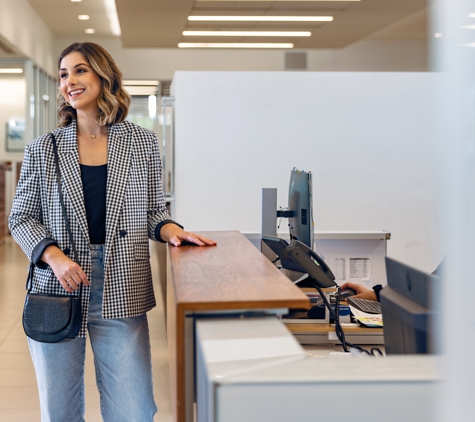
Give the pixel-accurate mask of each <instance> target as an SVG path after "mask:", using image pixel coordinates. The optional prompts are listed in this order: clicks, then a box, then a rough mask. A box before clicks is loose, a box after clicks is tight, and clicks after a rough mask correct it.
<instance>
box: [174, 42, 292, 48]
mask: <svg viewBox="0 0 475 422" xmlns="http://www.w3.org/2000/svg"><path fill="white" fill-rule="evenodd" d="M178 47H179V48H293V47H294V45H293V44H292V43H186V42H181V43H179V44H178Z"/></svg>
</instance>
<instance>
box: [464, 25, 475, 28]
mask: <svg viewBox="0 0 475 422" xmlns="http://www.w3.org/2000/svg"><path fill="white" fill-rule="evenodd" d="M462 28H465V29H475V25H465V26H462Z"/></svg>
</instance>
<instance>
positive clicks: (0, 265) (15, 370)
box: [0, 237, 172, 422]
mask: <svg viewBox="0 0 475 422" xmlns="http://www.w3.org/2000/svg"><path fill="white" fill-rule="evenodd" d="M152 248H153V246H152ZM151 255H152V270H153V274H154V279H158V263H157V260H156V259H155V257H156V254H155V253H153V252H152V254H151ZM27 269H28V260H27V258H26V257H25V255H24V254H23V252H22V250H21V249H20V248H19V247H18V245H16V243H15V242H14V241H13V239H12V238H11V237H7V240H6V242H5V243H4V244H2V245H0V274H1V278H0V421H2V422H40V411H39V401H38V391H37V387H36V379H35V373H34V369H33V365H32V363H31V359H30V354H29V351H28V345H27V341H26V337H25V334H24V333H23V328H22V326H21V312H22V308H23V300H24V296H25V280H26V275H27ZM155 294H156V297H157V303H158V306H157V307H156V308H155V309H153V310H152V311H151V312H149V314H148V315H149V325H150V335H151V344H152V361H153V378H154V386H155V401H156V403H157V405H158V408H159V410H158V413H157V415H156V416H155V421H160V422H171V420H172V415H171V407H170V389H169V374H168V352H167V340H166V335H165V324H164V317H163V315H164V309H163V307H162V300H161V296H160V288H159V286H158V283H157V284H156V286H155ZM85 378H86V379H85V384H86V421H87V422H99V421H102V418H101V414H100V409H99V394H98V392H97V389H96V386H95V374H94V365H93V360H92V354H91V349H90V347H89V348H88V351H87V356H86V375H85Z"/></svg>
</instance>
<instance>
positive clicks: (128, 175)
mask: <svg viewBox="0 0 475 422" xmlns="http://www.w3.org/2000/svg"><path fill="white" fill-rule="evenodd" d="M54 134H55V137H56V141H57V144H58V155H59V167H60V173H61V181H62V190H63V196H64V202H65V207H66V212H67V215H68V218H69V221H70V224H71V230H72V233H73V237H74V240H75V242H76V248H77V251H78V257H79V258H78V259H79V261H80V262H79V265H80V266H81V267H82V269H83V271H84V272H85V273H86V275H87V277H88V279H89V280H90V279H91V255H90V251H89V232H88V226H87V220H86V211H85V206H84V197H83V188H82V182H81V171H80V167H79V154H78V147H77V138H76V122H75V121H73V123H71V124H70V125H69V126H67V127H65V128H60V129H56V130H55V131H54ZM161 178H162V167H161V160H160V152H159V148H158V141H157V138H156V136H155V134H154V133H153V132H151V131H149V130H147V129H144V128H141V127H139V126H137V125H135V124H133V123H130V122H127V121H125V122H123V123H119V124H116V125H112V126H110V128H109V142H108V174H107V194H106V241H105V246H104V269H105V274H104V298H103V311H102V313H103V318H125V317H134V316H138V315H142V314H144V313H145V312H147V311H149V310H150V309H151V308H153V307H154V306H155V296H154V293H153V286H152V274H151V268H150V253H149V244H148V239H152V240H158V239H156V238H155V228H156V226H157V224H158V223H160V222H161V221H164V220H169V219H170V215H169V214H168V211H167V209H166V207H165V199H164V195H163V191H162V182H161ZM9 227H10V231H11V233H12V235H13V237H14V238H15V240H16V241H17V243H18V244H19V245H20V246H21V247H22V249H23V251H24V252H25V254H26V255H27V256H28V257H29V258H30V259H32V253H33V251H34V249H35V247H36V246H38V245H39V243H40V242H42V241H43V242H44V240H45V239H46V238H52V239H55V240H56V241H57V243H58V247H59V248H60V249H61V250H63V251H64V252H65V253H66V254H69V255H70V256H71V257H72V253H70V252H69V251H72V248H71V244H70V241H69V236H68V232H67V229H66V224H65V222H64V219H63V214H62V211H61V205H60V201H59V196H58V185H57V181H56V173H55V163H54V153H53V145H52V141H51V136H49V135H43V136H40V137H39V138H37V139H35V140H34V141H33V142H32V143H31V144H29V145H28V146H27V147H26V148H25V157H24V160H23V165H22V168H21V175H20V180H19V182H18V187H17V191H16V195H15V198H14V200H13V206H12V211H11V214H10V217H9ZM40 267H41V266H36V268H35V272H34V281H33V289H32V292H38V293H51V294H67V293H66V292H65V290H64V289H63V287H62V286H61V285H60V283H59V281H58V280H57V278H56V277H55V275H54V273H53V271H52V269H51V267H49V266H44V268H40ZM89 294H90V288H89V287H86V286H84V287H83V301H82V306H83V325H82V328H81V332H80V336H81V337H85V336H86V321H87V310H88V304H89Z"/></svg>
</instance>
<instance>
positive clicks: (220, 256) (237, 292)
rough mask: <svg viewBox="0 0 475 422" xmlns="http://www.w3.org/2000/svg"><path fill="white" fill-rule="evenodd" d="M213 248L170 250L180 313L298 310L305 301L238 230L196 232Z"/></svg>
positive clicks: (303, 295)
mask: <svg viewBox="0 0 475 422" xmlns="http://www.w3.org/2000/svg"><path fill="white" fill-rule="evenodd" d="M197 233H198V234H201V235H203V236H206V237H208V238H210V239H213V240H215V241H216V242H217V245H216V246H207V247H199V246H180V247H174V246H169V258H170V271H171V274H170V275H171V277H172V279H173V281H174V286H175V300H176V303H177V305H178V307H179V308H181V309H182V310H220V309H255V308H300V307H305V306H308V303H309V302H308V298H307V296H306V295H305V294H304V293H302V291H301V290H300V289H299V288H298V287H297V286H295V285H294V284H293V283H291V282H290V280H289V279H288V278H287V277H286V276H285V275H283V274H282V273H281V272H280V271H279V270H278V269H277V268H276V267H275V266H274V265H273V264H272V263H271V262H270V261H269V260H268V259H267V258H266V257H265V256H264V255H263V254H261V252H259V251H258V250H257V249H256V248H255V246H254V245H252V243H251V242H249V240H247V239H246V237H245V236H244V235H242V234H241V233H240V232H238V231H226V232H218V231H216V232H197Z"/></svg>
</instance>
